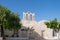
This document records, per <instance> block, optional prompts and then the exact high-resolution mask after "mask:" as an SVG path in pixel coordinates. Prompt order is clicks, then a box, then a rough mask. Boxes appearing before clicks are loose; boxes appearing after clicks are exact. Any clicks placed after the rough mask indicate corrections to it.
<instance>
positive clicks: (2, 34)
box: [1, 25, 5, 40]
mask: <svg viewBox="0 0 60 40" xmlns="http://www.w3.org/2000/svg"><path fill="white" fill-rule="evenodd" d="M1 37H3V40H4V39H5V35H4V29H3V26H2V25H1Z"/></svg>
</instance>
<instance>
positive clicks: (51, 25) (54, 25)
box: [45, 18, 60, 39]
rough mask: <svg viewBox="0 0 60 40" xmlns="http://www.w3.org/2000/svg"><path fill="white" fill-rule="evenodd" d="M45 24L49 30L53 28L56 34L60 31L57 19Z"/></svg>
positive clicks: (59, 23)
mask: <svg viewBox="0 0 60 40" xmlns="http://www.w3.org/2000/svg"><path fill="white" fill-rule="evenodd" d="M45 24H46V25H47V27H48V28H51V29H53V30H55V31H56V32H59V31H60V22H58V20H57V19H56V18H55V19H54V20H51V21H49V22H45ZM58 39H59V36H58Z"/></svg>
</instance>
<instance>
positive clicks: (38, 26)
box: [21, 11, 58, 39]
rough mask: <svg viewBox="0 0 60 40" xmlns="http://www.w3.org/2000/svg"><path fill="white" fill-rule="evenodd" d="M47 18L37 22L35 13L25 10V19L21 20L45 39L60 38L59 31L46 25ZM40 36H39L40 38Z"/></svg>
mask: <svg viewBox="0 0 60 40" xmlns="http://www.w3.org/2000/svg"><path fill="white" fill-rule="evenodd" d="M46 21H47V20H42V21H39V22H37V21H36V20H35V14H34V13H32V12H29V11H28V12H23V19H22V20H21V23H22V25H23V26H24V27H26V28H32V27H33V29H34V31H35V32H36V33H37V34H38V35H39V36H41V37H43V38H44V39H58V33H57V32H56V31H55V30H53V29H50V28H47V26H46V25H45V22H46ZM39 36H38V38H40V37H39Z"/></svg>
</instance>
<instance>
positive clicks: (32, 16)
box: [23, 11, 35, 21]
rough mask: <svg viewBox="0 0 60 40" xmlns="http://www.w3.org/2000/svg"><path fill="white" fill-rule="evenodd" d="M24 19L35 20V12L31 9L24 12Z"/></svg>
mask: <svg viewBox="0 0 60 40" xmlns="http://www.w3.org/2000/svg"><path fill="white" fill-rule="evenodd" d="M23 20H28V21H32V20H35V14H34V13H31V12H30V11H28V12H23Z"/></svg>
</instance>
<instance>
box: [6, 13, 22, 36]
mask: <svg viewBox="0 0 60 40" xmlns="http://www.w3.org/2000/svg"><path fill="white" fill-rule="evenodd" d="M7 22H8V23H9V24H8V25H7V27H6V28H7V29H9V30H14V35H16V36H18V30H19V29H20V28H21V26H22V25H21V23H20V18H19V16H18V15H17V14H14V13H11V14H10V15H9V16H8V18H7ZM14 35H13V36H14Z"/></svg>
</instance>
